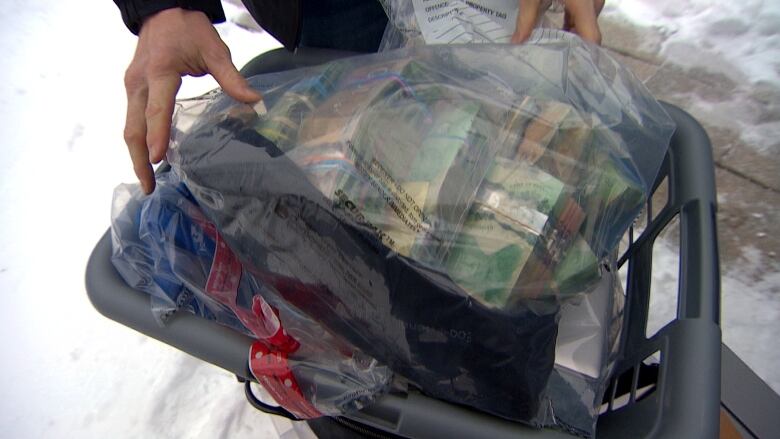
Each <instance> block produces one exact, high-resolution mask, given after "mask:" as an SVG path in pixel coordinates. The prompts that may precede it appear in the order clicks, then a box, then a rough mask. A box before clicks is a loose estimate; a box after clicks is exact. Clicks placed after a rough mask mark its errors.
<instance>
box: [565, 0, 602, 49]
mask: <svg viewBox="0 0 780 439" xmlns="http://www.w3.org/2000/svg"><path fill="white" fill-rule="evenodd" d="M564 29H566V30H570V31H572V32H575V33H576V34H577V35H579V36H580V37H582V39H583V40H586V41H590V42H592V43H596V44H601V31H600V30H599V25H598V22H597V21H596V9H595V7H594V3H593V2H590V1H582V0H566V15H565V17H564Z"/></svg>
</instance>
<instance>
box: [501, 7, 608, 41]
mask: <svg viewBox="0 0 780 439" xmlns="http://www.w3.org/2000/svg"><path fill="white" fill-rule="evenodd" d="M518 1H519V2H520V13H519V14H518V15H517V27H516V28H515V33H514V35H512V43H516V44H517V43H522V42H523V41H525V40H527V39H528V37H530V36H531V32H533V30H534V27H536V21H537V20H538V19H539V12H540V11H539V9H540V6H541V4H542V3H543V2H542V0H518ZM564 4H565V6H564V11H565V12H564V16H563V30H565V31H568V32H573V33H576V34H577V35H579V36H580V37H581V38H582V39H583V40H586V41H590V42H592V43H595V44H601V31H600V30H599V24H598V20H597V19H598V16H599V14H600V13H601V10H602V9H603V8H604V0H566V1H565V3H564Z"/></svg>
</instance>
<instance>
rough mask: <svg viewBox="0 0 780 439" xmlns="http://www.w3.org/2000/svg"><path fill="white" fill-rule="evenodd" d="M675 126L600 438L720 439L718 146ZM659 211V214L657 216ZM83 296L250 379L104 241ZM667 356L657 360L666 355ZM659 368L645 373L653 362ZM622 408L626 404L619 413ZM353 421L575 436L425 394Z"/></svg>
mask: <svg viewBox="0 0 780 439" xmlns="http://www.w3.org/2000/svg"><path fill="white" fill-rule="evenodd" d="M347 55H352V54H351V53H345V52H337V51H323V50H318V51H313V50H308V51H307V50H301V49H299V50H298V52H297V53H296V54H295V55H292V54H289V53H287V52H282V51H272V52H269V53H267V54H264V55H262V56H261V57H258V58H257V59H255V60H253V61H252V62H250V63H249V64H248V65H247V66H246V67H245V68H244V69H243V70H242V73H243V74H245V75H246V76H251V75H252V74H257V73H264V72H268V71H280V70H286V69H289V68H295V67H302V66H307V65H313V64H318V63H321V62H324V61H327V60H330V59H334V58H339V57H343V56H347ZM664 107H665V108H666V110H667V112H668V113H669V115H670V116H671V117H672V119H674V121H675V122H676V124H677V130H676V132H675V134H674V136H673V137H672V139H671V143H670V148H669V152H668V154H667V157H666V159H665V161H664V163H663V167H662V170H661V172H660V174H659V176H658V178H657V181H656V184H655V186H654V187H655V188H656V189H658V187H659V185H660V184H661V182H662V181H663V180H664V179H666V180H667V187H668V202H667V203H666V204H665V205H663V206H652V205H651V203H648V206H647V209H646V212H647V215H648V221H647V226H646V227H645V229H644V231H643V232H642V233H641V234H640V235H639V236H637V237H636V239H633V238H634V237H633V233H630V246H629V247H628V249H627V251H626V252H625V254H624V255H623V257H622V258H621V260H622V261H623V262H624V263H626V264H628V284H627V289H626V294H627V300H626V319H625V321H624V336H623V339H622V343H623V352H624V355H623V357H622V358H621V359H619V360H618V364H617V366H616V373H615V374H614V376H613V378H612V381H611V386H610V387H609V389H608V391H607V398H606V402H605V411H604V413H603V414H601V415H600V416H599V421H598V429H597V437H598V438H640V437H663V438H697V437H702V438H711V437H717V436H718V432H719V408H720V378H721V371H720V361H721V359H720V355H721V334H720V327H719V320H720V318H719V316H720V303H719V301H720V275H719V266H718V246H717V235H716V228H715V209H716V199H715V180H714V173H713V162H712V152H711V147H710V142H709V139H708V137H707V134H706V133H705V132H704V130H703V129H702V127H701V126H700V125H699V124H698V123H697V122H696V121H695V120H694V119H693V118H692V117H691V116H690V115H689V114H687V113H686V112H684V111H683V110H681V109H679V108H677V107H675V106H673V105H669V104H664ZM653 207H655V209H653ZM675 217H677V218H678V220H679V226H680V255H679V256H680V258H679V260H680V268H679V300H678V307H677V318H676V319H675V320H673V321H672V322H671V323H669V324H667V325H666V326H664V327H663V328H662V329H661V330H660V331H658V332H657V333H656V334H655V335H653V336H652V337H651V338H649V339H648V338H647V337H646V336H645V328H646V324H647V317H648V311H649V303H650V301H649V299H650V284H651V269H652V263H653V244H654V242H655V239H656V238H657V237H658V236H659V233H660V232H661V231H662V230H663V229H664V228H665V227H667V225H668V224H669V223H670V222H671V221H672V220H673V219H674V218H675ZM86 287H87V294H88V295H89V298H90V300H91V301H92V304H93V305H94V306H95V308H97V310H98V311H100V312H101V313H102V314H103V315H105V316H106V317H108V318H110V319H112V320H115V321H117V322H119V323H121V324H123V325H126V326H129V327H131V328H133V329H135V330H137V331H139V332H141V333H143V334H146V335H148V336H150V337H153V338H155V339H157V340H160V341H162V342H165V343H167V344H169V345H171V346H174V347H176V348H178V349H180V350H182V351H184V352H187V353H189V354H191V355H193V356H195V357H197V358H200V359H202V360H204V361H207V362H209V363H212V364H215V365H217V366H219V367H221V368H223V369H226V370H228V371H230V372H232V373H234V374H235V375H236V376H237V377H239V378H240V379H243V380H249V379H251V374H250V373H249V371H248V368H247V353H248V352H249V346H250V344H251V343H252V340H251V339H250V338H249V337H247V336H244V335H242V334H239V333H237V332H234V331H232V330H230V329H228V328H225V327H222V326H219V325H217V324H216V323H213V322H211V321H207V320H204V319H201V318H198V317H196V316H194V315H189V314H185V313H183V314H181V315H178V316H177V317H176V318H174V319H172V320H171V322H170V323H169V324H168V325H166V326H165V327H162V326H159V325H158V324H157V323H156V322H155V320H154V319H153V317H152V314H151V312H150V306H151V305H150V297H149V296H148V295H146V294H144V293H141V292H139V291H136V290H133V289H131V288H130V287H128V286H127V285H126V284H125V283H124V281H123V280H122V278H121V277H119V274H118V273H117V272H116V270H115V269H114V267H113V265H112V264H111V237H110V234H109V233H108V232H107V233H106V234H105V235H104V236H103V238H102V239H101V240H100V241H99V242H98V244H97V246H96V247H95V249H94V251H93V253H92V255H91V256H90V259H89V263H88V266H87V273H86ZM659 354H660V358H657V357H658V355H659ZM654 355H655V356H656V358H657V359H658V360H660V361H658V363H657V364H656V365H648V364H646V363H647V362H646V361H645V360H646V359H648V358H649V357H651V356H654ZM616 401H620V402H621V404H620V407H618V404H617V403H616ZM349 418H350V419H351V420H352V421H356V422H359V423H362V424H365V425H368V426H371V427H373V428H375V429H378V430H381V431H386V432H388V433H391V434H395V435H400V436H405V437H411V438H441V437H448V438H461V437H462V438H476V437H485V438H570V437H571V436H569V435H567V434H565V433H562V432H559V431H555V430H533V429H530V428H528V427H525V426H523V425H521V424H517V423H513V422H509V421H506V420H503V419H499V418H496V417H493V416H490V415H487V414H484V413H480V412H476V411H473V410H469V409H468V408H465V407H461V406H456V405H452V404H448V403H445V402H442V401H439V400H435V399H432V398H429V397H426V396H425V395H422V394H420V393H416V392H409V393H408V394H394V393H391V394H388V395H385V396H384V397H382V398H381V399H380V400H379V401H378V402H377V403H375V404H374V405H372V406H370V407H368V408H366V409H364V410H362V411H361V412H358V413H356V414H354V415H350V416H349Z"/></svg>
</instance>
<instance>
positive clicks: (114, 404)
mask: <svg viewBox="0 0 780 439" xmlns="http://www.w3.org/2000/svg"><path fill="white" fill-rule="evenodd" d="M6 3H8V2H6ZM0 21H2V22H3V26H2V27H0V53H3V57H4V60H3V68H2V69H0V132H2V133H3V139H2V145H0V151H2V155H0V206H2V208H0V294H1V295H2V296H0V297H2V306H1V307H0V349H2V352H3V361H2V364H0V376H2V383H3V384H2V392H3V398H2V401H0V429H2V431H3V436H4V437H18V438H59V437H71V436H73V435H74V434H75V436H76V437H79V438H106V437H177V438H179V437H181V438H186V437H192V438H195V437H198V438H201V437H231V438H242V437H247V438H248V437H253V438H264V437H265V438H271V437H278V436H279V433H277V429H276V428H275V427H274V425H273V424H272V423H271V422H270V417H268V416H265V415H263V414H261V413H258V412H256V411H255V410H254V409H251V408H250V407H249V406H248V405H247V404H246V403H245V401H244V397H243V390H242V388H241V386H240V385H239V384H238V383H237V382H236V380H235V378H234V377H232V376H231V375H230V374H228V373H227V372H224V371H222V370H221V369H218V368H216V367H213V366H210V365H208V364H205V363H203V362H200V361H197V360H195V359H194V358H192V357H189V356H187V355H185V354H183V353H181V352H179V351H176V350H174V349H172V348H169V347H167V346H165V345H163V344H161V343H158V342H156V341H154V340H150V339H148V338H147V337H144V336H142V335H140V334H138V333H135V332H134V331H132V330H129V329H128V328H126V327H123V326H121V325H119V324H117V323H114V322H111V321H109V320H107V319H106V318H104V317H102V316H101V315H99V314H98V313H97V311H95V309H94V308H93V307H92V305H91V304H90V303H89V301H88V299H87V296H86V293H85V290H84V280H83V279H84V269H85V265H86V261H87V257H88V256H89V253H90V251H91V250H92V247H93V246H94V244H95V243H96V242H97V240H98V238H99V237H100V236H101V234H102V233H103V232H104V231H105V229H106V228H107V226H108V222H109V205H110V204H109V203H110V200H111V193H112V190H113V188H114V186H116V185H117V184H118V183H120V182H122V181H132V180H133V179H134V177H133V173H132V169H131V167H130V161H129V158H128V155H127V151H126V148H125V146H124V144H123V141H122V128H123V125H124V106H125V96H124V89H123V85H122V78H123V73H124V69H125V68H126V66H127V64H128V63H129V61H130V58H131V56H132V54H133V50H134V47H135V37H133V36H132V35H131V34H130V33H129V32H127V30H126V29H125V28H124V26H123V25H122V23H121V19H120V17H119V13H118V10H117V9H116V7H115V6H114V4H113V3H112V2H110V1H100V2H95V4H93V5H90V7H89V8H85V7H84V5H83V4H82V3H81V2H78V1H75V0H70V1H60V2H45V1H12V2H10V4H4V8H2V10H1V11H0ZM221 30H222V33H223V36H224V38H225V39H226V40H227V41H228V44H230V45H231V47H232V49H233V56H234V60H235V61H236V62H237V63H238V64H242V63H244V62H246V61H247V60H248V59H250V58H251V56H252V55H253V54H255V53H258V52H260V51H262V50H265V49H267V48H269V47H272V46H273V45H275V42H274V41H272V40H271V39H270V38H269V37H268V36H267V35H258V34H251V33H249V32H246V31H244V30H243V29H240V28H237V27H235V26H229V25H228V26H222V27H221ZM186 87H187V88H186V89H184V90H183V94H184V95H194V94H197V93H198V92H202V91H206V90H208V89H210V88H212V87H213V82H209V80H202V79H199V80H197V81H191V82H190V81H188V83H187V85H186Z"/></svg>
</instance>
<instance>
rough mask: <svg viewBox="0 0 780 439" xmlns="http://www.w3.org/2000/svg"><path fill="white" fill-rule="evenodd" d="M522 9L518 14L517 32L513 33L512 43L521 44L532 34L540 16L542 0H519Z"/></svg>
mask: <svg viewBox="0 0 780 439" xmlns="http://www.w3.org/2000/svg"><path fill="white" fill-rule="evenodd" d="M519 1H520V11H519V12H518V14H517V24H516V25H515V33H514V34H513V35H512V43H513V44H519V43H522V42H524V41H525V40H527V39H528V37H530V36H531V32H533V31H534V27H536V20H537V19H538V18H539V7H540V3H541V1H540V0H519Z"/></svg>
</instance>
